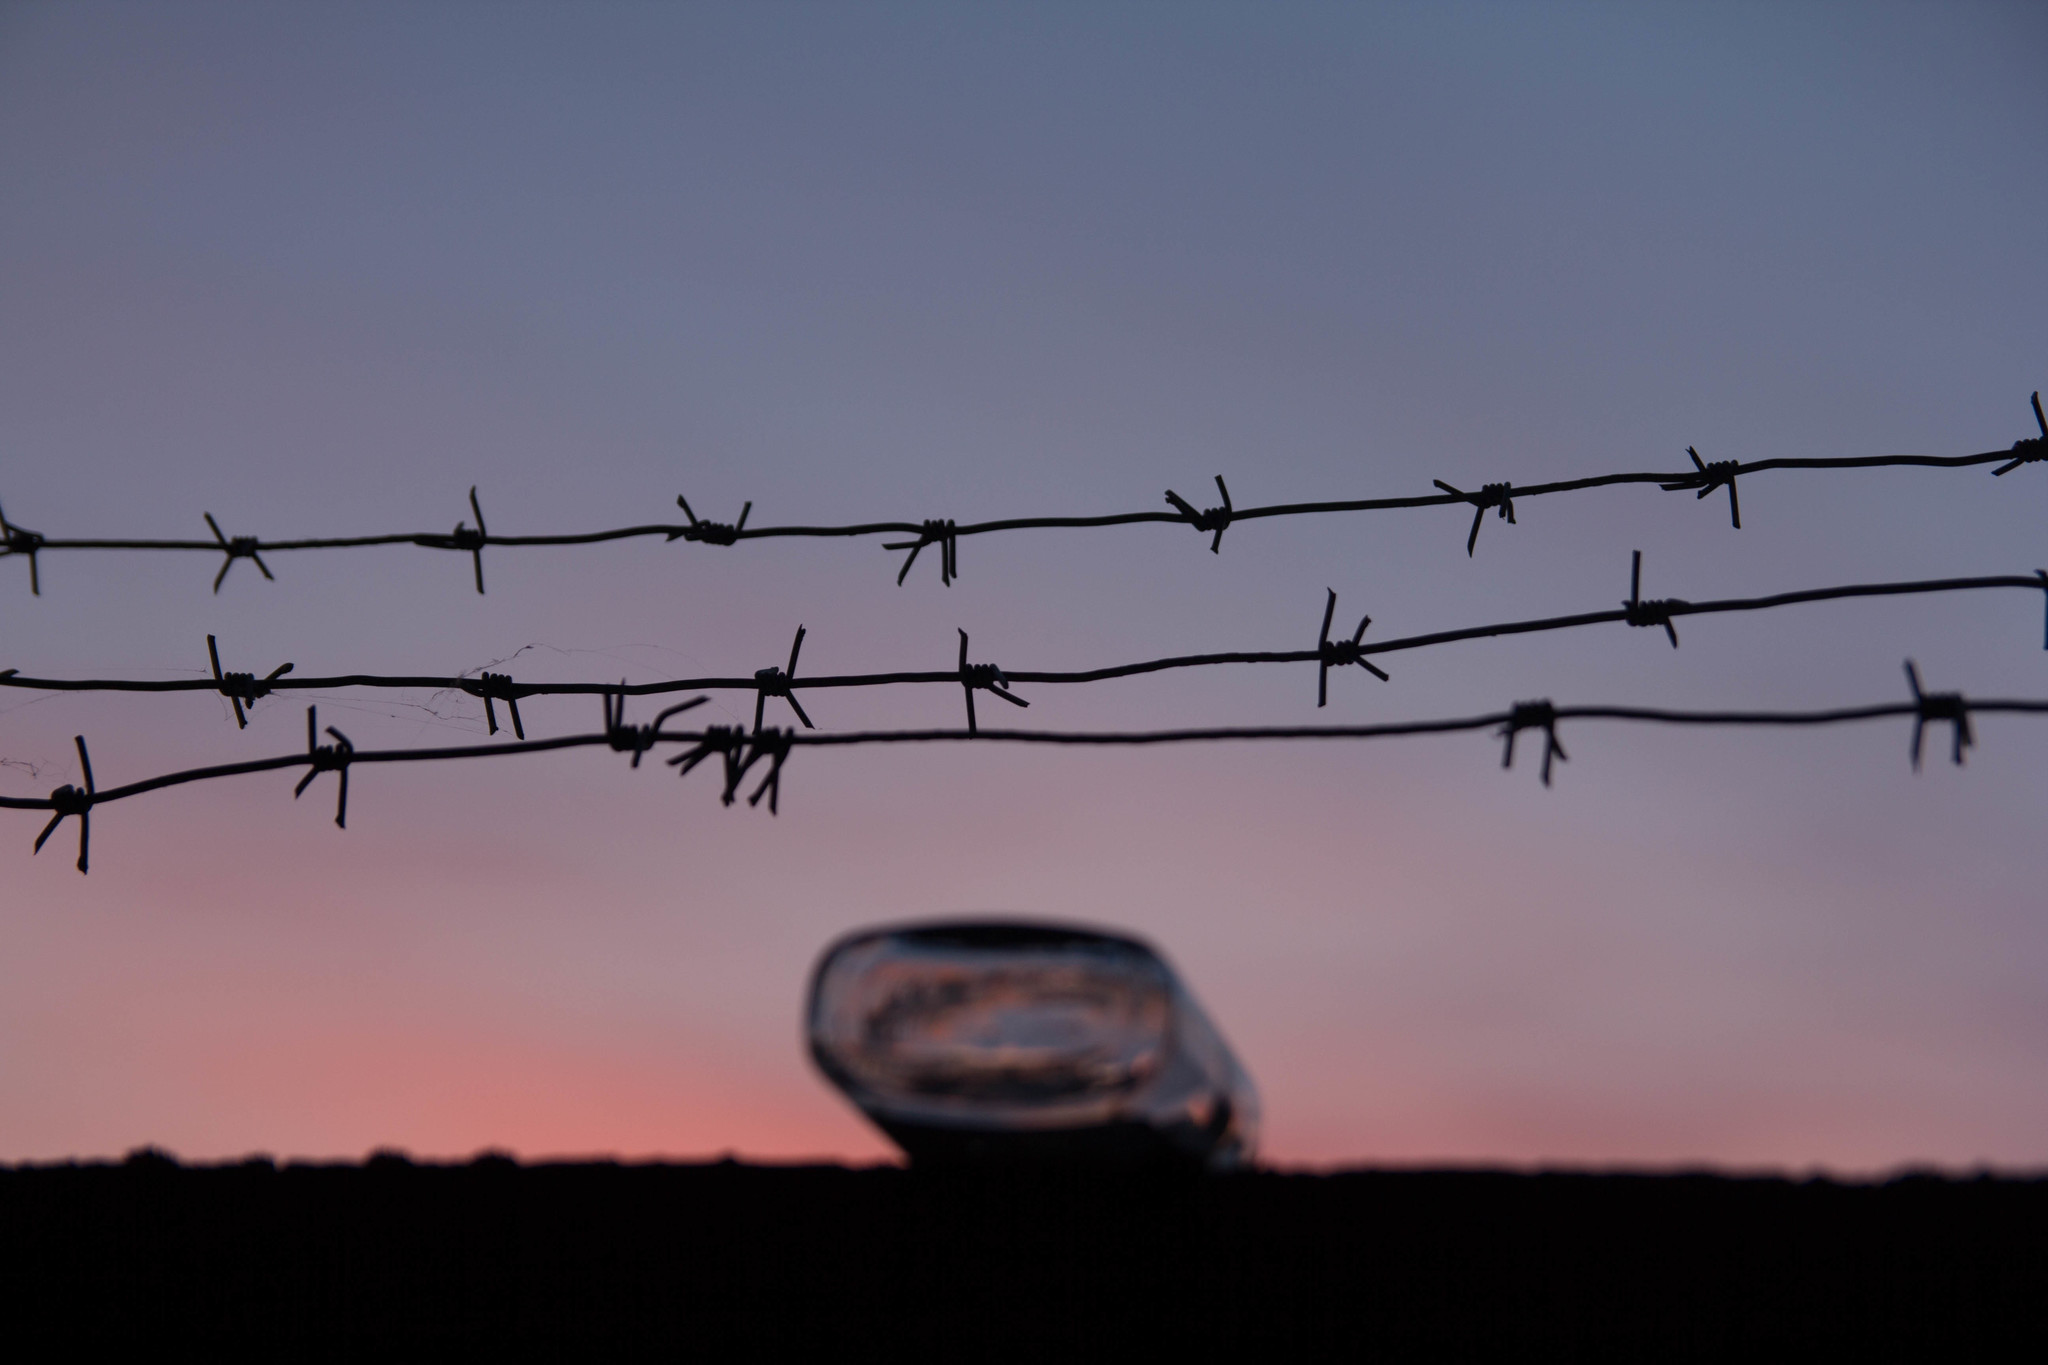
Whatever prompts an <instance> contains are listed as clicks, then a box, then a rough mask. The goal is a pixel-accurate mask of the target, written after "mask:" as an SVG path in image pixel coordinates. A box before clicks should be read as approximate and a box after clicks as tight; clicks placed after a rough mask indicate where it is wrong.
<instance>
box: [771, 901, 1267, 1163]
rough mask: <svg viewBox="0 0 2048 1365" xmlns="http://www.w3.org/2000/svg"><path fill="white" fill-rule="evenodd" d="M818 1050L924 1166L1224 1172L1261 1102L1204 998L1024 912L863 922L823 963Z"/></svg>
mask: <svg viewBox="0 0 2048 1365" xmlns="http://www.w3.org/2000/svg"><path fill="white" fill-rule="evenodd" d="M805 1017H806V1021H807V1027H808V1032H809V1035H810V1044H811V1056H812V1058H813V1059H814V1060H816V1062H817V1064H818V1067H819V1069H820V1070H822V1071H823V1072H824V1073H825V1075H826V1076H827V1077H829V1078H830V1079H831V1081H832V1082H833V1084H835V1085H837V1086H838V1087H839V1088H840V1089H841V1090H842V1091H844V1092H845V1093H846V1095H847V1097H848V1098H849V1099H851V1100H852V1101H853V1102H854V1103H855V1104H856V1105H858V1106H859V1107H860V1110H861V1112H862V1113H864V1114H866V1115H867V1116H868V1117H869V1118H870V1119H872V1120H873V1121H874V1123H875V1124H876V1126H877V1127H879V1128H881V1130H882V1131H883V1132H885V1133H887V1134H888V1135H889V1137H890V1138H891V1140H893V1141H894V1142H895V1143H896V1145H897V1146H899V1147H901V1148H902V1149H903V1150H904V1151H905V1152H907V1153H908V1154H909V1156H910V1159H911V1161H912V1162H913V1163H915V1164H916V1165H917V1166H919V1167H921V1168H924V1167H930V1166H933V1165H958V1164H962V1163H965V1164H970V1165H973V1164H983V1163H989V1162H998V1163H1006V1164H1015V1163H1030V1164H1046V1163H1061V1164H1070V1163H1082V1164H1093V1165H1115V1166H1124V1167H1131V1166H1147V1165H1157V1166H1165V1167H1171V1166H1182V1167H1195V1168H1202V1167H1206V1168H1208V1169H1210V1170H1229V1169H1231V1168H1233V1167H1236V1166H1239V1165H1241V1164H1243V1163H1244V1162H1247V1161H1249V1160H1250V1159H1251V1154H1252V1151H1253V1147H1254V1145H1255V1143H1256V1142H1257V1140H1258V1123H1259V1101H1258V1092H1257V1091H1256V1090H1255V1089H1254V1088H1253V1086H1252V1082H1251V1077H1249V1076H1247V1075H1246V1074H1245V1072H1244V1068H1243V1067H1242V1066H1240V1065H1239V1064H1238V1061H1237V1058H1236V1057H1235V1056H1234V1055H1233V1054H1232V1053H1231V1051H1230V1048H1229V1047H1228V1046H1227V1045H1226V1044H1225V1043H1224V1041H1223V1037H1222V1035H1221V1034H1220V1033H1218V1032H1217V1030H1216V1027H1215V1025H1214V1024H1212V1023H1210V1022H1209V1017H1208V1016H1207V1015H1206V1014H1204V1013H1203V1012H1202V1007H1201V1006H1200V1005H1199V1004H1198V1003H1197V1002H1196V1000H1195V997H1194V995H1193V993H1192V992H1190V991H1189V990H1188V989H1187V987H1186V986H1184V985H1183V984H1182V983H1181V981H1180V979H1179V977H1177V976H1175V975H1174V972H1173V969H1172V968H1170V967H1169V966H1167V965H1166V962H1165V960H1164V959H1163V958H1161V957H1160V956H1159V954H1158V953H1157V952H1155V951H1154V950H1153V949H1152V948H1151V947H1150V946H1148V945H1147V944H1145V943H1143V942H1141V941H1139V940H1138V939H1135V938H1131V937H1128V936H1126V935H1123V934H1117V933H1110V932H1106V931H1103V930H1099V929H1087V928H1081V927H1078V926H1074V925H1064V924H1047V923H1037V922H1028V921H1017V920H1003V921H993V920H992V921H956V922H946V923H928V924H910V925H898V926H894V927H888V928H880V929H865V930H861V931H858V932H856V933H853V934H849V935H847V936H846V937H844V938H841V939H840V940H838V941H837V942H836V943H834V944H833V945H832V946H831V947H829V948H828V949H826V950H825V953H824V955H823V956H822V957H820V958H819V960H818V966H817V969H816V970H815V971H814V972H813V973H812V976H811V990H810V1001H809V1004H808V1007H807V1009H806V1011H805Z"/></svg>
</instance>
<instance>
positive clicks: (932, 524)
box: [882, 520, 960, 588]
mask: <svg viewBox="0 0 2048 1365" xmlns="http://www.w3.org/2000/svg"><path fill="white" fill-rule="evenodd" d="M959 536H960V531H959V528H958V527H957V526H955V525H954V524H953V522H951V521H950V520H946V521H927V522H925V523H924V527H923V529H921V530H920V531H919V532H918V533H917V539H916V540H903V541H898V542H896V543H895V544H893V545H890V544H884V545H883V546H882V548H883V549H885V550H908V551H910V554H909V555H908V556H907V557H906V558H905V559H904V561H903V567H902V568H901V569H898V570H897V571H896V586H897V587H899V588H900V587H902V586H903V580H904V579H906V578H908V577H910V566H911V565H913V564H915V563H917V552H918V551H919V550H922V549H923V548H924V547H925V546H927V545H936V546H938V547H939V582H940V583H941V584H943V585H945V586H946V587H949V588H950V587H952V586H953V580H954V579H956V578H958V577H959V576H960V539H959Z"/></svg>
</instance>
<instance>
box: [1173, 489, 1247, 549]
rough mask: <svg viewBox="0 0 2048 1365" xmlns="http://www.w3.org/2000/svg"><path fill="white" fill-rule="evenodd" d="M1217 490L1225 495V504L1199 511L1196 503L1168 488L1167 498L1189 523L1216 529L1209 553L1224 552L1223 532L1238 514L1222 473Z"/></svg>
mask: <svg viewBox="0 0 2048 1365" xmlns="http://www.w3.org/2000/svg"><path fill="white" fill-rule="evenodd" d="M1216 491H1217V492H1218V493H1221V494H1222V495H1223V505H1222V506H1221V507H1211V508H1209V509H1208V510H1207V511H1204V512H1198V511H1196V510H1195V507H1194V504H1193V503H1191V502H1189V501H1188V500H1187V499H1186V498H1183V497H1182V496H1181V495H1180V494H1178V493H1176V492H1174V491H1173V490H1172V489H1171V488H1169V489H1167V490H1166V500H1167V501H1168V502H1170V503H1172V504H1173V510H1174V511H1176V512H1179V513H1180V514H1181V515H1182V516H1183V517H1186V518H1187V521H1188V525H1190V526H1192V527H1194V528H1195V529H1196V530H1197V531H1214V532H1215V533H1216V535H1215V538H1214V539H1213V540H1211V541H1210V542H1209V553H1210V554H1212V555H1215V554H1222V553H1223V533H1224V531H1226V530H1228V529H1229V527H1230V522H1231V518H1232V517H1234V516H1235V515H1236V514H1237V513H1236V509H1235V508H1233V507H1232V506H1231V505H1230V487H1229V485H1227V484H1225V483H1224V482H1223V476H1222V475H1221V474H1218V475H1217V476H1216Z"/></svg>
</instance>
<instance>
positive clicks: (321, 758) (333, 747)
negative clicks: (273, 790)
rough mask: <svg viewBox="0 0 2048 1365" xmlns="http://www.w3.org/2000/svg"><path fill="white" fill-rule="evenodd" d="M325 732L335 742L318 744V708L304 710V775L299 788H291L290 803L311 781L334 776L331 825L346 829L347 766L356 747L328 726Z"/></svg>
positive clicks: (346, 737) (297, 797)
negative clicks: (335, 787) (335, 786)
mask: <svg viewBox="0 0 2048 1365" xmlns="http://www.w3.org/2000/svg"><path fill="white" fill-rule="evenodd" d="M327 733H328V734H330V735H333V736H334V743H332V744H322V743H321V742H320V708H319V707H317V706H309V707H307V708H306V761H307V765H308V766H307V768H306V775H305V776H304V777H302V778H300V779H299V785H298V786H296V787H293V788H292V800H294V801H296V800H298V799H299V798H300V797H302V796H304V795H305V794H306V788H308V787H310V786H312V785H313V779H314V778H316V777H318V776H320V774H322V773H333V774H334V775H335V776H336V777H337V778H338V779H339V780H340V791H339V792H338V793H337V796H336V800H335V803H334V823H335V826H336V828H338V829H347V828H348V765H349V763H350V762H351V761H352V760H353V759H354V758H355V752H356V746H355V745H353V744H351V743H349V741H348V736H347V735H345V734H343V733H342V732H341V731H339V730H337V729H335V728H334V727H333V726H332V725H330V726H328V727H327Z"/></svg>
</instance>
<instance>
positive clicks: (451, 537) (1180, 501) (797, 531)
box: [0, 392, 2048, 595]
mask: <svg viewBox="0 0 2048 1365" xmlns="http://www.w3.org/2000/svg"><path fill="white" fill-rule="evenodd" d="M2032 401H2033V409H2034V421H2035V424H2036V425H2037V426H2038V427H2039V428H2040V435H2038V436H2030V437H2026V438H2024V439H2021V440H2019V441H2016V442H2014V443H2013V445H2012V447H2011V448H2010V449H2009V450H1996V451H1984V452H1982V453H1979V454H1975V455H1948V456H1943V455H1870V456H1847V457H1841V458H1805V457H1780V458H1773V459H1767V460H1749V461H1739V460H1721V461H1712V462H1709V461H1706V460H1703V459H1702V458H1701V457H1700V455H1699V452H1698V451H1697V450H1695V449H1693V448H1691V447H1687V450H1686V453H1687V454H1688V455H1689V456H1690V457H1691V460H1692V464H1693V467H1692V468H1691V469H1681V470H1676V471H1671V472H1665V473H1655V472H1640V473H1624V474H1599V475H1594V476H1591V477H1589V478H1583V479H1559V480H1553V481H1551V482H1548V483H1533V484H1514V483H1508V482H1502V483H1489V484H1485V485H1483V486H1482V487H1480V488H1479V489H1478V490H1476V491H1471V492H1468V491H1466V490H1464V489H1461V488H1458V487H1456V486H1455V485H1453V484H1450V483H1446V482H1444V481H1443V480H1441V479H1439V480H1435V483H1436V486H1437V488H1438V489H1440V490H1441V491H1440V492H1438V493H1434V494H1423V495H1419V496H1415V497H1399V498H1354V499H1341V500H1337V501H1330V502H1292V503H1274V504H1271V505H1269V506H1263V507H1237V506H1235V505H1234V504H1233V503H1232V502H1231V498H1230V490H1229V489H1228V488H1227V487H1225V485H1224V482H1223V479H1222V477H1221V476H1220V475H1219V476H1218V477H1217V479H1216V486H1217V490H1218V492H1219V493H1221V495H1222V499H1223V501H1222V503H1221V505H1220V506H1217V507H1212V508H1208V509H1206V510H1205V509H1199V508H1197V507H1195V506H1194V505H1193V504H1192V503H1190V502H1189V501H1188V500H1187V499H1185V498H1183V497H1181V496H1180V495H1179V494H1178V493H1176V492H1174V491H1173V490H1171V489H1168V490H1167V492H1166V499H1165V500H1166V502H1167V503H1168V504H1169V505H1170V506H1171V508H1172V510H1171V511H1163V512H1162V511H1144V512H1117V513H1110V514H1106V515H1101V516H1081V517H1047V516H1040V517H1006V518H1001V519H998V520H994V521H978V522H956V521H953V520H951V519H931V518H921V519H918V520H915V521H868V522H856V523H849V524H844V525H787V526H749V525H747V517H748V514H749V513H751V512H752V510H753V506H754V505H753V503H751V502H749V503H747V504H746V505H745V506H744V507H742V508H741V510H740V515H739V518H738V519H737V520H736V521H733V522H730V523H727V522H714V521H706V520H703V519H700V518H699V517H698V516H697V514H696V513H695V512H694V511H693V510H692V509H691V507H690V504H689V501H688V500H687V498H685V497H682V496H678V497H677V498H676V503H677V505H678V506H679V507H680V508H681V509H682V511H683V515H684V516H685V517H686V518H688V520H687V521H686V522H685V523H683V524H680V525H678V524H674V523H666V522H664V523H647V524H644V525H639V526H621V527H616V528H613V529H611V530H604V531H584V532H575V533H570V534H554V535H526V536H507V535H493V534H491V533H490V532H489V530H488V529H487V528H486V526H485V524H484V516H483V507H482V505H481V504H480V503H479V502H478V500H477V493H476V489H475V488H474V487H472V488H471V489H470V490H469V505H470V511H471V513H472V515H474V516H475V518H476V525H475V526H474V527H471V526H470V525H469V524H468V523H467V522H457V523H456V525H455V528H454V530H452V531H449V532H445V533H441V532H400V533H394V534H386V535H370V536H314V537H301V538H297V539H286V540H266V539H263V538H261V537H258V536H229V535H227V534H225V533H224V532H222V530H221V529H220V526H219V525H218V523H216V522H215V521H214V519H213V516H212V514H211V513H207V514H206V523H207V526H208V527H209V529H210V530H211V531H212V533H213V538H212V539H210V540H198V539H189V540H181V539H136V538H121V537H64V536H49V535H44V534H41V533H39V532H35V531H30V530H27V529H26V528H24V527H22V526H20V525H18V524H15V523H12V522H9V521H8V520H7V518H6V515H5V513H4V511H0V557H4V556H7V555H17V556H21V557H24V558H26V559H27V560H28V562H29V587H30V591H31V592H33V593H36V594H37V595H40V594H41V592H42V576H41V572H40V569H39V567H38V561H37V556H38V555H39V554H41V553H42V552H44V551H48V550H144V551H197V552H201V553H207V554H218V555H222V556H223V558H222V560H221V564H220V569H219V572H218V573H216V574H215V576H214V580H213V589H214V591H215V592H219V591H220V588H221V584H222V582H223V581H224V580H225V579H226V577H227V573H228V570H229V569H230V568H232V567H233V565H234V563H235V561H236V560H237V559H247V560H249V561H250V562H251V563H253V564H254V565H255V566H256V568H257V569H258V571H260V572H261V573H262V574H263V576H264V577H265V578H271V577H272V574H271V571H270V568H269V566H268V565H267V564H266V563H265V562H264V560H263V558H262V556H263V555H264V554H266V553H270V554H275V553H283V552H286V551H292V550H348V549H362V548H366V547H369V546H376V545H417V546H422V547H424V548H427V549H434V550H449V551H454V552H457V553H461V554H466V555H468V556H470V559H471V563H472V568H473V572H474V578H475V582H476V590H477V591H478V592H479V593H481V592H482V591H483V590H484V568H483V563H484V561H483V552H484V550H485V548H486V547H490V546H506V547H511V546H562V545H592V544H598V543H600V542H604V541H613V540H630V539H636V538H642V537H650V536H658V537H661V538H662V539H664V540H668V541H675V540H685V541H696V542H699V543H702V544H706V545H734V544H737V543H738V542H740V541H742V540H766V539H775V538H786V537H865V536H878V535H908V536H910V537H912V539H910V540H905V541H896V542H892V543H889V544H886V545H885V546H884V547H883V548H885V549H887V550H890V551H907V552H908V554H907V557H906V559H905V560H904V563H903V565H902V568H901V570H900V571H899V572H898V574H897V576H896V581H897V582H898V583H899V584H900V583H902V582H903V580H904V578H905V577H907V576H908V574H909V572H910V566H911V564H912V563H913V562H914V561H915V560H916V558H917V555H918V552H919V551H920V550H922V549H923V548H924V547H925V546H927V545H936V546H938V547H939V552H940V553H939V575H940V581H941V582H943V583H945V584H947V585H950V584H951V583H952V581H953V579H954V578H955V577H957V576H958V574H959V555H958V542H959V540H960V538H961V537H963V536H978V535H989V534H992V533H994V532H998V531H1021V530H1041V529H1054V528H1060V529H1082V528H1093V527H1106V526H1131V525H1139V524H1144V523H1160V524H1167V525H1184V526H1191V527H1193V528H1194V529H1195V530H1196V531H1198V532H1200V533H1202V534H1204V535H1207V536H1209V537H1210V543H1209V548H1210V550H1211V551H1213V552H1216V553H1221V551H1222V545H1223V532H1224V531H1225V530H1226V529H1228V528H1229V527H1230V526H1231V525H1233V524H1235V523H1237V522H1241V521H1258V520H1264V519H1267V518H1272V517H1300V516H1315V515H1322V514H1326V513H1336V512H1383V511H1400V510H1406V509H1410V508H1422V507H1445V506H1453V505H1464V506H1469V507H1471V508H1472V509H1473V513H1472V524H1471V530H1470V532H1469V534H1468V535H1467V536H1466V541H1465V552H1466V554H1467V555H1470V554H1472V553H1474V552H1475V551H1476V549H1477V545H1478V539H1479V528H1480V525H1481V523H1482V522H1484V520H1485V518H1486V514H1487V513H1488V512H1489V511H1491V512H1494V513H1495V514H1496V515H1497V516H1498V517H1500V518H1501V519H1502V520H1505V521H1507V522H1509V523H1511V524H1512V523H1513V522H1514V520H1515V502H1516V500H1518V499H1528V498H1537V497H1546V496H1549V495H1552V494H1558V493H1576V492H1583V491H1585V490H1588V489H1594V488H1607V487H1612V486H1616V485H1620V484H1655V485H1657V486H1658V487H1659V488H1661V489H1663V490H1664V491H1666V492H1691V493H1694V494H1696V496H1697V497H1699V498H1705V497H1707V496H1708V495H1709V494H1712V493H1714V492H1716V491H1717V490H1719V489H1722V488H1725V489H1727V490H1728V513H1729V520H1730V522H1731V523H1732V524H1733V525H1734V526H1735V527H1737V528H1738V529H1739V528H1740V527H1741V525H1742V509H1741V505H1740V504H1739V502H1738V501H1737V495H1736V482H1735V481H1736V479H1737V478H1738V477H1740V476H1744V475H1750V474H1761V473H1764V472H1767V471H1770V470H1779V469H1817V470H1847V469H1878V468H1897V467H1915V468H1929V469H1963V468H1970V467H1973V466H1976V465H1985V464H1996V465H1999V468H1997V469H1995V470H1993V471H1992V473H1993V474H1995V475H2005V474H2009V473H2011V472H2012V471H2013V470H2015V469H2017V468H2019V467H2020V466H2021V465H2023V464H2032V463H2036V462H2039V461H2043V460H2048V416H2044V415H2043V413H2042V409H2041V395H2040V394H2039V392H2036V393H2035V394H2034V396H2033V400H2032Z"/></svg>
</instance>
